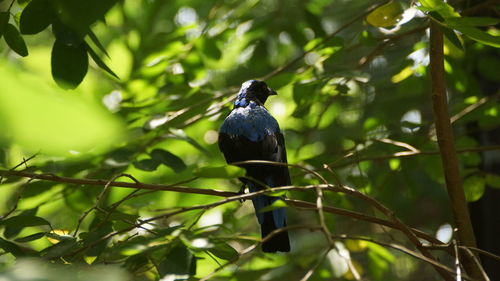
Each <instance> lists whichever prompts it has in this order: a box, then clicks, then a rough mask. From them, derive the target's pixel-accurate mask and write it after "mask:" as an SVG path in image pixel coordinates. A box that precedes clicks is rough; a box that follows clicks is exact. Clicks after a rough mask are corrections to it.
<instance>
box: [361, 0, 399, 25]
mask: <svg viewBox="0 0 500 281" xmlns="http://www.w3.org/2000/svg"><path fill="white" fill-rule="evenodd" d="M403 12H404V10H403V7H401V4H400V3H399V2H398V1H391V2H389V3H387V4H385V5H382V6H380V7H378V8H377V9H375V10H374V11H373V12H371V13H370V14H368V16H366V21H367V22H368V23H369V24H371V25H373V26H375V27H390V26H394V25H396V24H397V23H398V22H399V21H400V20H401V18H402V15H403Z"/></svg>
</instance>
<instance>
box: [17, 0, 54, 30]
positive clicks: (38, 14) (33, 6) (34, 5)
mask: <svg viewBox="0 0 500 281" xmlns="http://www.w3.org/2000/svg"><path fill="white" fill-rule="evenodd" d="M54 17H55V16H54V14H53V10H52V2H51V1H49V0H32V1H31V2H30V3H29V4H28V6H26V7H25V8H24V9H23V12H22V14H21V19H20V26H19V28H20V29H21V33H22V34H37V33H38V32H40V31H42V30H44V29H45V28H47V26H49V25H50V24H51V23H52V21H53V19H54Z"/></svg>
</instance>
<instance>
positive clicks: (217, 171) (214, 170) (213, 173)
mask: <svg viewBox="0 0 500 281" xmlns="http://www.w3.org/2000/svg"><path fill="white" fill-rule="evenodd" d="M194 175H195V176H197V177H200V178H220V179H232V178H237V177H243V176H244V175H245V169H243V168H240V167H237V166H232V165H227V166H222V167H201V168H198V169H196V170H195V171H194Z"/></svg>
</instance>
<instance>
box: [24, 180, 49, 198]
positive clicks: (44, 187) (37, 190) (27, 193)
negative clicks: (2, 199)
mask: <svg viewBox="0 0 500 281" xmlns="http://www.w3.org/2000/svg"><path fill="white" fill-rule="evenodd" d="M54 185H56V184H55V183H53V182H48V181H35V182H30V183H28V184H26V185H24V186H23V193H22V197H23V198H29V197H34V196H37V195H39V194H41V193H43V192H45V191H48V190H50V189H51V188H52V187H53V186H54Z"/></svg>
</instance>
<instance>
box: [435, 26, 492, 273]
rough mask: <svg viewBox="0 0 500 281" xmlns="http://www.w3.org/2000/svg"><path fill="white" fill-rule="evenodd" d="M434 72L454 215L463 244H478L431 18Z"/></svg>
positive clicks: (470, 265)
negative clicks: (460, 169) (462, 181)
mask: <svg viewBox="0 0 500 281" xmlns="http://www.w3.org/2000/svg"><path fill="white" fill-rule="evenodd" d="M430 75H431V87H432V105H433V110H434V116H435V119H436V121H435V122H436V135H437V139H438V144H439V150H440V152H441V161H442V164H443V170H444V175H445V179H446V188H447V190H448V196H449V197H450V200H451V205H452V209H453V217H454V219H455V224H456V226H457V228H458V232H457V233H458V239H459V243H460V245H464V246H470V247H475V246H476V238H475V236H474V231H473V229H472V223H471V220H470V216H469V210H468V208H467V201H466V200H465V193H464V190H463V188H462V183H461V181H460V172H459V164H458V159H457V154H456V152H455V144H454V137H453V130H452V127H451V122H450V115H449V112H448V102H447V97H446V83H445V79H444V76H445V72H444V55H443V34H442V31H441V29H440V27H439V25H438V23H436V22H434V21H431V33H430ZM462 258H463V261H462V263H463V265H464V267H465V269H466V271H467V273H468V274H470V275H471V276H472V277H473V278H475V279H478V280H484V278H483V277H482V274H481V271H480V270H479V268H478V267H477V266H476V265H475V263H474V261H473V260H471V259H470V258H468V257H467V255H462Z"/></svg>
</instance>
